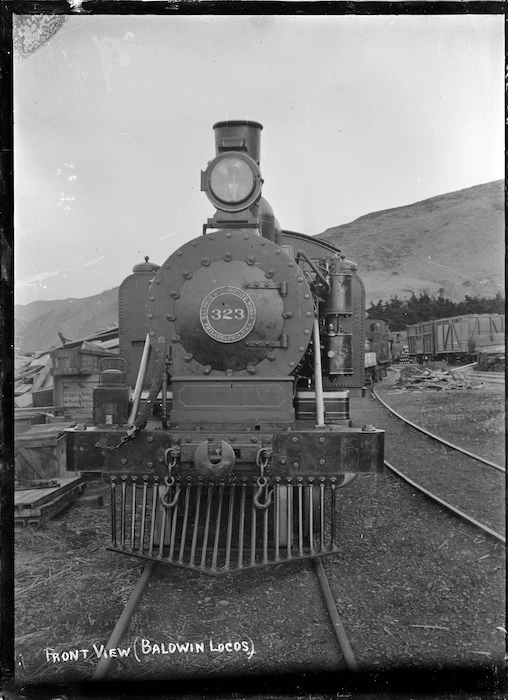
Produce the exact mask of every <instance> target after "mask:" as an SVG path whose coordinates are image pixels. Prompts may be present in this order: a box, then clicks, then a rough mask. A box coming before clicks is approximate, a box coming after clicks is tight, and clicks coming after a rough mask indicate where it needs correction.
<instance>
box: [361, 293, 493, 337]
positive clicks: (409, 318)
mask: <svg viewBox="0 0 508 700" xmlns="http://www.w3.org/2000/svg"><path fill="white" fill-rule="evenodd" d="M504 308H505V300H504V297H503V296H502V294H501V293H500V292H498V293H497V294H496V295H495V296H494V297H470V296H467V295H466V297H465V298H464V299H463V300H462V301H460V302H454V301H452V300H451V299H446V298H445V297H443V296H441V295H438V296H431V295H429V294H428V293H427V292H420V294H419V296H418V297H417V296H416V295H415V294H414V293H413V294H412V295H411V296H410V297H409V299H404V300H401V299H399V298H398V297H397V295H395V296H394V297H390V299H389V300H388V301H382V300H381V299H380V300H379V301H378V302H377V304H374V302H371V304H370V307H369V308H368V309H367V318H375V319H380V320H382V321H385V322H386V323H388V324H389V326H390V330H392V331H402V330H404V329H405V328H406V326H410V325H411V324H413V323H420V322H421V321H430V320H435V319H438V318H448V317H450V316H461V315H463V314H495V313H499V314H503V313H504Z"/></svg>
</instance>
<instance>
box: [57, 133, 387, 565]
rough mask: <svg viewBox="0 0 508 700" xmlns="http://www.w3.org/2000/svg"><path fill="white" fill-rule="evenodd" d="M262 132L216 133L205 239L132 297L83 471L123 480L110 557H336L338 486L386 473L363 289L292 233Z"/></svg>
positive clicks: (211, 560) (85, 446)
mask: <svg viewBox="0 0 508 700" xmlns="http://www.w3.org/2000/svg"><path fill="white" fill-rule="evenodd" d="M261 129H262V126H261V125H260V124H258V123H257V122H252V121H228V122H220V123H218V124H216V125H215V126H214V130H215V141H216V156H215V158H214V159H213V160H212V161H211V162H210V163H209V164H208V166H207V168H206V170H205V171H204V172H203V173H202V176H201V189H202V190H203V191H204V192H205V193H206V195H207V196H208V198H209V200H210V201H211V202H212V204H213V205H214V206H215V208H216V212H215V215H214V216H213V218H211V219H208V221H207V222H206V224H204V226H203V235H201V236H200V237H198V238H196V239H194V240H192V241H190V242H189V243H186V244H185V245H183V246H182V247H181V248H179V249H178V250H177V251H175V252H174V253H173V254H172V255H170V257H169V258H168V259H167V260H166V262H165V263H164V264H163V265H162V266H160V267H159V266H157V265H153V264H152V263H149V262H148V259H146V263H144V264H141V265H137V266H136V267H135V268H134V271H133V274H132V275H130V276H129V277H127V279H126V280H125V281H124V283H123V284H122V286H121V288H120V292H119V321H120V323H119V325H120V355H121V358H119V359H118V362H117V364H116V365H115V363H114V362H113V364H112V365H111V361H110V366H109V367H105V368H103V372H102V374H101V377H100V385H99V386H98V387H97V389H96V390H95V392H94V424H93V425H87V426H84V425H81V426H78V427H77V428H75V429H73V430H70V431H68V441H67V444H68V465H69V468H70V469H81V470H88V469H90V468H94V469H100V470H101V471H103V472H106V473H108V474H109V476H110V478H111V528H112V541H111V545H110V548H111V549H113V550H115V551H119V552H123V553H127V554H131V555H135V556H139V557H143V558H148V559H155V560H156V561H161V562H166V563H169V564H174V565H179V566H183V567H187V568H193V569H198V570H201V571H205V572H208V573H222V572H227V571H230V570H232V569H238V568H247V567H253V566H265V565H267V564H271V563H280V562H282V561H289V560H294V559H298V558H303V557H315V556H322V555H325V554H331V553H334V552H336V551H338V529H339V528H338V503H337V501H338V489H339V488H341V487H342V486H345V485H346V484H347V483H349V482H350V481H351V480H352V479H353V478H354V476H356V474H357V473H359V472H379V471H382V468H383V446H384V434H383V431H381V430H376V429H375V428H373V427H372V426H364V427H363V428H355V427H352V424H351V420H350V416H349V396H350V395H361V393H362V386H363V381H364V367H363V348H364V330H363V325H364V307H365V297H364V291H363V284H362V282H361V280H360V278H359V276H358V275H357V273H356V265H355V264H354V263H351V262H350V261H347V260H345V258H344V256H343V255H342V254H341V253H340V251H339V250H337V249H336V248H334V247H333V246H331V245H330V244H328V243H324V242H320V241H318V240H315V239H312V238H311V237H308V236H304V235H303V234H293V233H291V232H287V231H282V230H281V228H280V226H279V224H278V222H277V220H276V218H275V217H274V214H273V211H272V209H271V207H270V205H269V204H268V202H267V201H266V200H265V199H264V198H263V197H262V195H261V190H262V183H263V180H262V178H261V172H260V161H259V154H260V134H261Z"/></svg>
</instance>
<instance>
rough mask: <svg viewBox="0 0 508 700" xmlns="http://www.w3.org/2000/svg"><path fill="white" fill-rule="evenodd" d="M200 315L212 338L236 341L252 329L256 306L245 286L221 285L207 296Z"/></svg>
mask: <svg viewBox="0 0 508 700" xmlns="http://www.w3.org/2000/svg"><path fill="white" fill-rule="evenodd" d="M199 317H200V320H201V325H202V326H203V329H204V330H205V331H206V333H208V335H209V336H210V337H211V338H213V339H214V340H218V341H219V342H220V343H236V342H237V341H238V340H242V338H245V336H246V335H248V334H249V333H250V332H251V330H252V328H253V326H254V323H255V321H256V307H255V306H254V302H253V301H252V299H251V298H250V296H249V295H248V294H246V293H245V292H244V291H243V289H238V287H218V288H217V289H214V290H213V291H211V292H210V293H209V294H208V295H207V296H206V297H205V298H204V300H203V303H202V304H201V309H200V314H199Z"/></svg>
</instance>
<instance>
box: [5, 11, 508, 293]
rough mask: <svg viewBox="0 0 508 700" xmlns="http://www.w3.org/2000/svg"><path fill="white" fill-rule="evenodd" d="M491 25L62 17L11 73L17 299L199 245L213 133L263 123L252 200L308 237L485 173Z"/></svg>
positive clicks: (494, 106)
mask: <svg viewBox="0 0 508 700" xmlns="http://www.w3.org/2000/svg"><path fill="white" fill-rule="evenodd" d="M503 25H504V17H503V16H502V15H438V16H435V15H434V16H432V15H409V16H407V15H405V16H399V15H368V16H359V15H343V16H289V15H288V16H282V15H274V16H265V15H254V16H249V15H241V16H218V15H212V16H204V15H203V16H182V15H168V16H146V15H145V16H135V15H110V16H100V15H95V16H93V15H81V16H73V17H69V18H68V19H67V21H66V22H65V24H64V25H63V26H62V28H61V29H60V30H59V31H58V32H57V33H56V34H55V35H54V36H53V37H52V38H51V39H50V40H49V42H47V43H45V44H43V45H42V46H41V47H40V48H39V49H38V50H36V51H35V52H33V53H32V54H31V55H29V56H28V57H26V58H24V59H19V60H16V62H15V70H14V105H15V107H14V133H15V135H14V148H15V154H14V162H15V178H14V185H15V202H14V205H15V301H16V303H17V304H27V303H30V302H32V301H35V300H39V299H46V300H49V299H65V298H69V297H77V298H82V297H87V296H90V295H93V294H99V293H100V292H102V291H104V290H106V289H110V288H112V287H115V286H117V285H119V284H120V283H121V282H122V280H123V279H124V278H125V277H126V276H127V275H129V274H130V273H131V271H132V267H133V265H135V264H136V263H138V262H141V261H142V260H143V259H144V257H145V256H146V255H148V256H149V257H150V260H151V261H153V262H156V263H158V264H159V265H160V264H162V263H163V262H164V261H165V260H166V259H167V258H168V257H169V255H170V254H171V253H172V252H173V251H174V250H176V249H177V248H178V247H179V246H180V245H182V244H183V243H185V242H187V241H189V240H191V239H192V238H195V237H197V236H199V235H201V231H202V225H203V223H205V221H206V219H207V218H209V217H211V216H213V214H214V209H213V207H212V205H211V204H210V203H209V201H208V200H207V198H206V196H205V194H204V193H202V192H200V171H201V170H204V169H205V167H206V165H207V163H208V161H210V160H211V159H212V158H213V157H214V156H215V147H214V134H213V129H212V127H213V124H214V123H215V122H217V121H221V120H225V119H252V120H255V121H258V122H261V124H263V126H264V129H263V131H262V135H261V172H262V176H263V178H264V181H265V182H264V186H263V196H264V197H265V198H266V199H268V201H269V202H270V204H271V205H272V207H273V209H274V212H275V215H276V216H277V218H278V220H279V221H280V223H281V226H282V228H285V229H289V230H293V231H300V232H302V233H306V234H309V235H315V234H318V233H320V232H322V231H324V230H325V229H327V228H330V227H332V226H338V225H340V224H345V223H348V222H350V221H353V220H354V219H357V218H358V217H360V216H363V215H365V214H369V213H372V212H375V211H380V210H383V209H390V208H393V207H399V206H404V205H407V204H412V203H414V202H418V201H421V200H423V199H427V198H429V197H433V196H436V195H440V194H444V193H446V192H452V191H455V190H460V189H463V188H466V187H472V186H474V185H478V184H481V183H485V182H490V181H492V180H498V179H501V178H503V177H504V34H503V31H504V27H503ZM345 252H346V253H347V251H345Z"/></svg>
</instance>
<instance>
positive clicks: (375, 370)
mask: <svg viewBox="0 0 508 700" xmlns="http://www.w3.org/2000/svg"><path fill="white" fill-rule="evenodd" d="M391 363H392V340H391V337H390V329H389V327H388V324H387V323H386V322H385V321H382V320H380V319H371V318H368V319H366V332H365V373H366V376H367V377H368V378H369V379H370V381H371V382H377V381H381V380H382V379H383V377H386V376H387V374H388V368H389V367H390V365H391Z"/></svg>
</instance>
